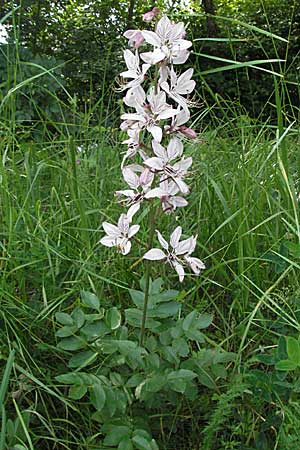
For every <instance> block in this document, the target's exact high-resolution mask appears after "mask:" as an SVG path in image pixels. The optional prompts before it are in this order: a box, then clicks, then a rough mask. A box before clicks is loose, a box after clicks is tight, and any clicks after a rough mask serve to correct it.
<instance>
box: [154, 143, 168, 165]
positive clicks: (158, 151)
mask: <svg viewBox="0 0 300 450" xmlns="http://www.w3.org/2000/svg"><path fill="white" fill-rule="evenodd" d="M152 148H153V151H154V153H155V155H156V156H158V157H159V158H161V159H163V160H165V161H167V160H168V155H167V152H166V149H165V148H164V147H163V146H162V145H161V144H160V143H159V142H156V141H154V140H153V141H152Z"/></svg>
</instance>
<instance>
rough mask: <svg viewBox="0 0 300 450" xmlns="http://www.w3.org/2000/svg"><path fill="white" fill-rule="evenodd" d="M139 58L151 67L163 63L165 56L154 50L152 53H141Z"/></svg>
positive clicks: (157, 49) (158, 50)
mask: <svg viewBox="0 0 300 450" xmlns="http://www.w3.org/2000/svg"><path fill="white" fill-rule="evenodd" d="M140 56H141V58H142V60H143V61H144V62H145V63H147V64H151V65H154V64H157V63H158V62H160V61H163V60H164V59H165V57H166V55H165V54H164V53H163V52H162V51H161V50H160V49H159V48H156V49H155V50H154V51H153V52H145V53H141V55H140Z"/></svg>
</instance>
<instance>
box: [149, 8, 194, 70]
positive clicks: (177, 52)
mask: <svg viewBox="0 0 300 450" xmlns="http://www.w3.org/2000/svg"><path fill="white" fill-rule="evenodd" d="M142 35H143V37H144V39H145V41H146V42H148V44H151V45H153V46H154V50H153V51H152V52H145V53H141V58H142V60H143V61H144V62H146V63H148V64H157V63H159V62H161V61H165V62H166V63H169V62H171V63H173V64H183V63H184V62H185V61H186V60H187V58H188V56H189V52H188V51H187V49H188V48H189V47H191V45H192V43H191V42H190V41H187V40H185V39H183V37H184V36H185V29H184V24H183V22H179V23H177V24H174V23H172V22H171V21H170V19H168V17H166V16H163V17H162V18H161V19H160V20H159V22H158V23H157V25H156V29H155V32H154V31H148V30H145V31H142Z"/></svg>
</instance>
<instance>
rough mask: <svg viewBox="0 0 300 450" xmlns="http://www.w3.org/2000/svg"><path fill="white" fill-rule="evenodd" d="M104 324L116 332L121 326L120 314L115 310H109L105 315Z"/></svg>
mask: <svg viewBox="0 0 300 450" xmlns="http://www.w3.org/2000/svg"><path fill="white" fill-rule="evenodd" d="M106 323H107V325H108V327H109V328H110V329H111V330H116V329H117V328H119V326H120V325H121V313H120V312H119V311H118V309H117V308H115V307H113V308H110V309H109V310H108V312H107V315H106Z"/></svg>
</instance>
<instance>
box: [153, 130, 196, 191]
mask: <svg viewBox="0 0 300 450" xmlns="http://www.w3.org/2000/svg"><path fill="white" fill-rule="evenodd" d="M152 145H153V151H154V153H155V154H156V155H157V156H153V157H152V158H148V159H146V160H145V161H144V164H145V165H146V166H148V167H150V168H151V169H152V170H153V171H154V172H156V173H160V174H161V181H164V180H168V179H169V178H171V179H172V180H173V181H174V183H176V185H177V186H178V188H179V190H180V191H181V192H182V193H183V194H187V193H188V192H189V188H188V186H187V184H186V183H185V182H184V181H183V178H185V177H186V176H187V174H188V169H189V167H190V166H191V165H192V162H193V159H192V157H188V158H182V159H181V160H180V161H179V162H177V163H175V164H174V165H171V164H170V162H171V161H172V160H173V159H175V158H177V157H178V156H181V154H182V142H181V141H180V140H179V139H177V138H173V139H171V141H170V143H169V145H168V150H167V151H166V150H165V149H164V148H163V147H162V146H161V145H159V144H157V143H153V144H152Z"/></svg>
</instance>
